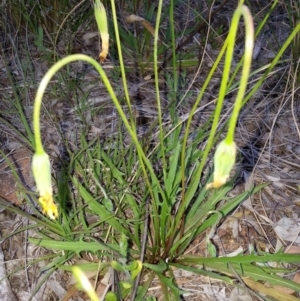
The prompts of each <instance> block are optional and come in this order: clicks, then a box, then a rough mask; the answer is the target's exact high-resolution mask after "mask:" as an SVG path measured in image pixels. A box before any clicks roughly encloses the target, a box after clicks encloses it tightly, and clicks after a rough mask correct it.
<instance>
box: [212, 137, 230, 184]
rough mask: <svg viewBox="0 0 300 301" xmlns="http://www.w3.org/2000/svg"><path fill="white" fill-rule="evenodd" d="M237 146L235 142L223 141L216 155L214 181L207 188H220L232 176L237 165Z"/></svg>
mask: <svg viewBox="0 0 300 301" xmlns="http://www.w3.org/2000/svg"><path fill="white" fill-rule="evenodd" d="M235 156H236V144H235V142H234V141H231V142H228V141H226V140H223V141H222V142H221V143H220V144H219V145H218V147H217V149H216V152H215V155H214V168H215V171H214V181H213V183H209V184H207V185H206V188H207V189H209V188H220V187H221V186H223V185H224V184H225V183H226V182H227V180H228V178H229V175H230V171H231V170H232V168H233V166H234V163H235Z"/></svg>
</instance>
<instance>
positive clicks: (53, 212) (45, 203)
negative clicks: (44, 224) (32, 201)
mask: <svg viewBox="0 0 300 301" xmlns="http://www.w3.org/2000/svg"><path fill="white" fill-rule="evenodd" d="M39 202H40V204H41V205H42V208H43V214H45V215H48V216H49V218H50V219H56V218H57V217H58V209H57V206H56V205H55V204H54V202H53V198H52V195H51V194H48V193H47V194H46V195H44V196H41V197H40V198H39Z"/></svg>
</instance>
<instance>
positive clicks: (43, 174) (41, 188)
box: [32, 151, 58, 219]
mask: <svg viewBox="0 0 300 301" xmlns="http://www.w3.org/2000/svg"><path fill="white" fill-rule="evenodd" d="M32 171H33V176H34V180H35V183H36V187H37V192H38V193H39V195H40V198H39V202H40V204H41V206H42V209H43V213H44V214H46V215H48V216H49V217H50V218H51V219H55V218H56V217H57V216H58V210H57V206H56V205H55V204H54V202H53V198H52V181H51V165H50V160H49V156H48V155H47V154H46V153H45V152H44V151H41V152H39V153H35V154H34V155H33V158H32Z"/></svg>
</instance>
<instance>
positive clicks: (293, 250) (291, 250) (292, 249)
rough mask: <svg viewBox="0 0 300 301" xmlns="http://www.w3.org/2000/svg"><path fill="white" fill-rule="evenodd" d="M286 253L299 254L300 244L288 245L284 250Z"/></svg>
mask: <svg viewBox="0 0 300 301" xmlns="http://www.w3.org/2000/svg"><path fill="white" fill-rule="evenodd" d="M284 253H286V254H300V246H290V247H288V248H287V249H286V250H285V252H284Z"/></svg>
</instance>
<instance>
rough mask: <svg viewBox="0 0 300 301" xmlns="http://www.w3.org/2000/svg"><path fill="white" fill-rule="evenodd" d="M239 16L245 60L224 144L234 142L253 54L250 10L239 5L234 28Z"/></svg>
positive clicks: (232, 45)
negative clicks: (243, 40) (242, 19)
mask: <svg viewBox="0 0 300 301" xmlns="http://www.w3.org/2000/svg"><path fill="white" fill-rule="evenodd" d="M241 15H243V17H244V20H245V30H246V41H245V59H244V64H243V69H242V76H241V82H240V86H239V90H238V94H237V96H236V101H235V105H234V108H233V112H232V115H231V118H230V122H229V129H228V133H227V136H226V138H225V140H226V142H228V143H230V142H232V141H233V140H234V132H235V127H236V123H237V120H238V116H239V112H240V110H241V108H242V106H243V98H244V96H245V92H246V88H247V84H248V79H249V74H250V71H251V62H252V53H253V47H254V38H253V37H254V26H253V20H252V17H251V13H250V10H249V9H248V7H247V6H245V5H241V6H239V7H238V9H237V10H236V13H235V14H234V17H233V19H234V20H235V22H236V23H237V24H236V26H237V25H238V22H239V19H240V17H241ZM234 41H235V37H234V40H233V41H232V42H231V43H229V45H228V51H227V56H231V57H232V56H233V50H234ZM229 46H230V47H229Z"/></svg>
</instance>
